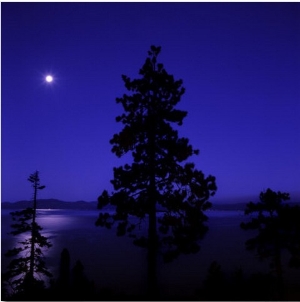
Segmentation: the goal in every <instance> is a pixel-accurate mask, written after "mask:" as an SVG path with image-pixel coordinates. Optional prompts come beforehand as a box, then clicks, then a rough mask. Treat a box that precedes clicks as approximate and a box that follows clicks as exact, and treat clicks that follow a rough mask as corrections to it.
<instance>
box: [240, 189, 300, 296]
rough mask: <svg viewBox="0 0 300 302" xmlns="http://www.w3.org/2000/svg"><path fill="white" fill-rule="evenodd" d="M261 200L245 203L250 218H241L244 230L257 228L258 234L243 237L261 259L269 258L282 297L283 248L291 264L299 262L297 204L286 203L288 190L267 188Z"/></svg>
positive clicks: (299, 237)
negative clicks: (287, 253) (278, 190)
mask: <svg viewBox="0 0 300 302" xmlns="http://www.w3.org/2000/svg"><path fill="white" fill-rule="evenodd" d="M259 198H260V201H259V202H257V203H253V202H250V203H248V204H247V205H246V209H245V215H251V220H250V221H248V222H246V223H245V222H242V223H241V228H242V229H244V230H256V231H257V235H256V236H255V237H253V238H250V239H248V240H247V241H246V247H247V249H248V250H255V251H256V253H257V255H258V256H259V257H260V258H261V259H270V268H271V271H272V272H273V275H274V276H276V278H277V287H276V288H277V290H278V295H279V298H280V299H283V298H284V283H283V266H284V265H283V263H282V251H283V250H287V251H288V252H289V253H290V256H291V258H290V263H289V264H290V266H294V267H299V266H300V207H299V206H297V205H293V206H292V205H289V204H286V203H285V201H288V200H289V199H290V195H289V193H282V192H275V191H272V190H271V189H267V190H266V191H265V192H261V193H260V195H259Z"/></svg>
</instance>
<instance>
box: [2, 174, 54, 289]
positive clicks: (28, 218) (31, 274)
mask: <svg viewBox="0 0 300 302" xmlns="http://www.w3.org/2000/svg"><path fill="white" fill-rule="evenodd" d="M28 180H29V181H30V182H31V183H32V186H33V206H32V207H31V208H27V209H25V210H22V211H16V212H12V213H10V214H11V215H12V219H13V221H15V223H14V224H12V225H11V227H12V229H13V231H12V232H11V233H10V234H12V235H14V236H17V235H20V234H28V235H27V236H28V237H27V238H26V237H25V239H23V241H20V242H19V246H18V247H14V248H13V249H11V250H9V251H8V252H7V253H6V256H8V257H14V258H15V259H13V260H12V261H11V262H10V264H9V266H8V271H7V272H6V273H5V275H4V279H5V282H6V284H8V285H9V286H10V287H11V289H12V290H13V293H14V294H16V293H17V294H22V295H32V294H34V293H35V292H37V291H38V289H41V288H43V286H44V281H43V280H41V279H40V275H45V276H47V277H51V276H52V275H51V273H50V272H49V271H48V270H47V269H46V267H45V261H44V257H43V249H44V248H49V247H51V243H50V242H49V241H48V238H47V237H44V236H42V235H41V232H40V231H41V230H42V227H41V226H39V225H38V223H37V222H36V206H37V191H38V190H42V189H44V188H45V186H41V185H40V179H39V173H38V171H36V172H35V173H33V174H31V175H30V176H29V178H28ZM17 257H18V258H17Z"/></svg>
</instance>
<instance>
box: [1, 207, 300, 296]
mask: <svg viewBox="0 0 300 302" xmlns="http://www.w3.org/2000/svg"><path fill="white" fill-rule="evenodd" d="M11 211H12V210H7V209H5V210H3V209H2V215H1V216H2V222H1V227H2V233H1V234H2V238H1V243H2V250H1V256H2V270H5V269H6V265H7V264H8V262H9V261H10V259H8V258H7V257H5V256H4V253H5V252H6V251H7V250H8V249H10V248H11V247H13V245H14V244H15V243H16V242H17V241H18V240H19V239H20V238H19V239H18V237H14V236H12V235H8V232H9V231H10V224H11V223H12V221H11V217H10V215H9V213H10V212H11ZM206 213H207V215H208V216H209V220H208V226H209V231H208V233H207V235H206V236H205V238H204V239H203V240H202V244H201V250H200V252H199V253H197V254H193V255H181V256H180V257H179V258H178V259H175V260H174V261H173V262H171V263H167V264H164V263H163V261H162V258H161V257H159V259H158V264H159V265H158V266H159V268H158V278H159V282H160V288H161V291H162V293H163V294H166V295H167V294H170V293H172V294H175V295H176V294H179V295H180V294H182V293H183V292H185V293H191V294H193V293H194V292H195V290H197V289H198V288H200V287H201V285H202V282H203V280H204V278H205V276H206V275H207V270H208V267H209V265H210V264H211V262H212V261H214V260H216V261H217V262H218V263H219V264H220V265H221V267H222V270H223V271H224V272H226V273H227V274H229V275H230V274H232V273H233V272H234V271H235V270H236V269H238V268H242V269H243V270H244V273H245V274H252V273H256V272H263V273H267V272H268V271H269V263H268V261H265V262H260V261H259V260H258V259H255V255H254V253H252V252H248V251H246V249H245V245H244V243H245V240H246V239H247V238H250V237H251V235H252V234H253V233H251V232H245V231H243V230H241V229H240V227H239V225H240V223H241V221H245V220H246V219H247V218H246V216H244V214H243V212H242V211H221V210H220V211H217V210H211V211H207V212H206ZM98 215H99V210H65V209H63V210H46V209H43V210H38V216H37V220H38V223H39V224H40V225H41V226H42V227H43V231H42V233H43V235H45V236H47V237H49V239H50V241H51V243H52V244H53V246H52V247H51V248H50V249H49V250H47V252H46V253H45V256H46V259H45V260H46V265H47V267H48V268H49V269H50V270H51V272H52V273H53V275H54V278H56V277H57V274H58V268H59V261H60V254H61V251H62V249H63V248H67V249H68V250H69V252H70V255H71V268H72V267H73V266H74V264H75V262H76V261H77V260H81V262H82V264H83V265H84V269H85V274H86V276H87V277H88V278H89V279H90V280H93V281H94V282H95V285H96V286H97V287H98V288H104V287H109V288H111V289H113V290H114V291H116V292H119V293H129V294H130V293H134V294H140V293H143V292H144V291H145V290H146V277H147V270H146V268H147V262H146V255H147V251H146V249H142V248H140V247H136V246H134V245H133V243H132V241H131V239H130V238H128V237H126V236H125V237H117V236H116V234H115V230H114V229H112V230H107V229H105V228H101V227H96V226H95V221H96V219H97V217H98ZM140 231H141V232H145V231H146V228H145V229H141V230H140ZM285 271H286V276H285V278H286V279H287V280H288V281H289V282H292V283H295V284H296V283H297V282H298V280H300V272H299V270H296V269H287V268H286V269H285Z"/></svg>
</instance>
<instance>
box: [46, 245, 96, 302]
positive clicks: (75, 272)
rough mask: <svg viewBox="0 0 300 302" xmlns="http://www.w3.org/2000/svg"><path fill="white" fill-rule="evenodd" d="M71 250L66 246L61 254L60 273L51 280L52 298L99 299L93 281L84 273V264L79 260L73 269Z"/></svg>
mask: <svg viewBox="0 0 300 302" xmlns="http://www.w3.org/2000/svg"><path fill="white" fill-rule="evenodd" d="M70 264H71V257H70V253H69V250H68V249H67V248H64V249H63V250H62V252H61V254H60V263H59V275H58V277H57V279H52V280H51V286H50V288H49V297H50V300H55V301H70V300H71V301H78V300H80V301H83V300H85V301H86V300H99V298H100V296H97V295H96V291H95V286H94V282H93V281H89V279H88V278H87V277H86V275H85V273H84V266H83V265H82V262H81V261H80V260H77V261H76V263H75V265H74V267H73V268H72V269H71V266H70Z"/></svg>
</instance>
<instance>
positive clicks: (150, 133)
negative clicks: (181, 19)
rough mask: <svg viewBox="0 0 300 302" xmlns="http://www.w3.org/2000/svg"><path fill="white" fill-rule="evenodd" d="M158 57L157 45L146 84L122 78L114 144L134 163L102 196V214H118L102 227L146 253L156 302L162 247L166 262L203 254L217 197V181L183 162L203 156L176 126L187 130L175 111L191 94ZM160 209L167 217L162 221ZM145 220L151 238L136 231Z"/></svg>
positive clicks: (102, 219)
mask: <svg viewBox="0 0 300 302" xmlns="http://www.w3.org/2000/svg"><path fill="white" fill-rule="evenodd" d="M160 50H161V48H160V47H155V46H151V49H150V51H149V52H148V58H147V59H146V62H145V64H144V65H143V67H142V69H141V70H140V72H139V74H140V75H141V78H140V79H135V80H131V79H130V78H129V77H127V76H125V75H123V76H122V78H123V81H124V83H125V87H126V88H127V90H128V91H130V94H129V95H126V94H124V95H123V97H122V98H117V103H121V104H122V105H123V108H124V110H125V113H123V114H122V115H121V116H118V117H117V118H116V121H117V122H121V123H122V124H123V125H124V126H125V127H124V128H123V130H122V131H121V132H120V133H119V134H115V135H114V136H113V138H112V139H111V141H110V143H111V144H112V146H113V148H112V152H113V153H115V154H116V155H117V156H118V157H121V156H123V155H124V154H126V153H128V152H130V153H131V154H132V157H133V163H132V164H131V165H129V164H126V165H124V166H121V167H119V168H114V179H113V180H112V181H111V183H112V184H113V186H114V192H113V193H112V194H108V192H107V191H106V190H104V191H103V193H102V195H101V196H100V197H99V199H98V208H99V209H102V208H104V207H105V206H107V205H112V206H114V207H115V210H116V212H115V214H110V213H100V215H99V218H98V220H97V222H96V225H98V226H104V227H107V228H110V227H111V226H112V225H113V224H114V223H115V222H117V235H118V236H123V235H125V234H129V236H130V237H132V238H133V239H134V244H136V245H138V246H142V247H146V248H147V249H148V290H149V294H151V295H153V296H154V295H155V294H156V292H157V284H156V282H157V281H156V257H157V251H158V248H161V250H163V255H164V259H165V260H166V261H170V260H172V259H174V258H175V257H177V256H178V255H179V254H182V253H183V254H189V253H195V252H197V251H198V250H199V243H198V240H199V239H201V238H202V237H203V236H204V234H205V233H206V231H207V229H208V228H207V226H206V225H205V222H206V220H207V216H206V215H204V211H205V210H207V209H208V208H210V207H211V203H210V202H209V201H208V199H209V197H210V196H212V195H214V193H215V191H216V184H215V178H214V177H213V176H208V177H205V176H204V174H203V173H202V172H201V171H199V170H197V169H196V168H195V165H194V163H187V162H185V161H186V160H187V159H188V158H189V157H190V156H192V155H194V154H198V153H199V151H198V150H195V149H194V148H193V147H192V146H191V145H190V144H189V140H188V139H187V138H180V137H179V136H178V131H177V130H174V129H173V128H172V126H171V125H172V124H177V125H178V126H180V125H182V121H183V119H184V117H185V116H186V115H187V112H185V111H182V110H178V109H175V106H176V104H177V103H178V102H179V101H180V99H181V96H182V95H183V94H184V91H185V90H184V88H183V87H182V81H181V80H175V79H174V77H173V76H172V75H170V74H168V73H167V71H166V70H165V69H164V67H163V64H160V63H157V57H158V55H159V53H160ZM158 208H159V210H160V211H163V214H162V215H161V216H159V217H158V216H157V209H158ZM134 217H135V219H134ZM143 221H147V223H148V235H141V234H138V232H135V231H136V230H137V229H138V227H139V226H140V225H141V223H142V222H143ZM158 224H159V226H158ZM157 230H159V231H160V233H161V238H160V240H159V238H158V234H157Z"/></svg>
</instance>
